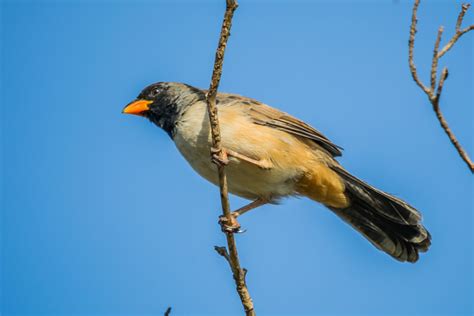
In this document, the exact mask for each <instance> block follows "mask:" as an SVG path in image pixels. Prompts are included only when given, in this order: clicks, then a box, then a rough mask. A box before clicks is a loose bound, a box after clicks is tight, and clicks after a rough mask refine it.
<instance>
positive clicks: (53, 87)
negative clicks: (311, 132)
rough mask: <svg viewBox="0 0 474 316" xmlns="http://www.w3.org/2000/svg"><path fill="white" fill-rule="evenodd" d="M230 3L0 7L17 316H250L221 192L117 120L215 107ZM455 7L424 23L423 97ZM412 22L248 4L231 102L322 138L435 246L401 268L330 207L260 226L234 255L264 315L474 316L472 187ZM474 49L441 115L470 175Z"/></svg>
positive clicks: (298, 204)
mask: <svg viewBox="0 0 474 316" xmlns="http://www.w3.org/2000/svg"><path fill="white" fill-rule="evenodd" d="M223 2H224V1H203V2H202V3H200V4H198V3H197V1H196V2H182V1H168V2H163V1H159V0H157V1H117V2H115V1H105V0H104V1H92V0H90V1H86V0H84V1H41V0H38V1H2V3H1V46H2V47H1V54H2V55H1V81H2V82H1V137H2V138H1V144H2V147H1V150H2V154H1V156H0V157H1V159H2V160H1V163H2V164H1V166H2V168H1V169H0V170H1V179H2V189H1V193H2V195H1V203H2V204H1V215H2V217H1V221H2V222H1V238H2V240H1V241H2V244H1V246H2V247H1V250H2V253H1V256H2V258H1V270H2V274H1V277H2V280H1V290H2V302H1V311H2V314H3V315H39V314H41V315H73V314H74V315H118V314H120V315H160V314H162V313H163V312H164V310H165V309H166V307H167V306H172V307H173V313H172V315H240V314H241V306H240V302H239V301H238V298H237V296H236V294H235V292H234V284H233V280H232V278H231V274H230V271H229V268H228V266H227V264H226V263H225V262H224V261H223V259H222V258H221V257H219V256H218V255H217V254H216V253H215V252H214V250H213V246H214V245H223V244H224V243H225V239H224V236H223V234H222V233H221V232H220V231H219V227H218V225H217V224H216V222H217V217H218V215H219V214H220V210H219V205H220V202H219V198H218V190H217V188H216V187H213V186H212V185H210V184H208V183H207V182H206V181H205V180H203V179H201V178H200V177H199V176H198V175H197V174H195V173H194V171H193V170H192V169H191V168H190V167H189V166H188V165H187V163H186V162H185V161H184V159H183V158H182V157H181V156H180V155H179V153H178V151H177V150H176V149H175V147H174V145H173V143H172V142H171V141H170V140H169V138H168V136H167V135H166V134H165V133H164V132H162V131H161V130H159V129H158V128H156V127H155V126H153V125H152V124H150V123H148V122H147V121H145V120H143V119H140V118H138V117H130V116H124V115H122V114H121V113H120V112H121V110H122V108H123V106H124V105H125V104H126V103H128V102H129V101H130V100H132V99H134V98H135V96H136V95H137V94H138V93H139V92H140V90H141V89H142V88H143V87H144V86H146V85H147V84H149V83H152V82H156V81H182V82H186V83H189V84H192V85H195V86H197V87H202V88H206V87H208V85H209V79H210V76H211V70H212V64H213V59H214V50H215V47H216V44H217V39H218V35H219V28H220V23H221V20H222V15H223V10H224V6H223ZM425 2H426V3H425ZM459 6H460V2H459V1H429V2H428V1H423V3H422V4H421V7H420V11H419V20H420V23H419V33H418V38H417V43H416V44H417V45H416V55H415V59H416V63H417V65H418V68H419V71H420V76H421V77H422V78H423V80H424V81H425V82H428V78H429V76H428V72H427V71H428V69H429V63H430V57H431V51H432V45H433V41H434V38H435V35H436V30H437V28H438V26H439V25H445V26H446V36H450V35H452V32H453V28H454V23H455V20H456V17H457V14H458V12H459ZM410 14H411V1H409V2H407V1H388V0H387V1H382V0H380V1H348V0H347V1H313V2H310V1H305V2H296V1H291V2H290V1H277V2H275V3H270V2H268V1H250V0H247V1H246V0H241V1H240V8H239V9H238V11H237V12H236V15H235V19H234V26H233V30H232V36H231V38H230V42H229V46H228V51H227V55H226V61H225V66H224V74H223V78H222V84H221V87H220V88H221V90H222V91H227V92H235V93H239V94H243V95H246V96H250V97H253V98H256V99H259V100H261V101H263V102H266V103H268V104H270V105H272V106H275V107H278V108H280V109H282V110H284V111H286V112H290V113H291V114H293V115H295V116H297V117H299V118H301V119H303V120H305V121H306V122H308V123H310V124H312V125H313V126H315V127H316V128H318V129H319V130H321V131H323V132H324V133H325V134H326V135H327V136H328V137H329V138H330V139H331V140H333V141H334V142H335V143H336V144H338V145H340V146H342V147H344V149H345V151H344V155H343V157H342V158H341V159H340V161H341V162H342V164H343V165H344V166H345V167H346V168H347V169H348V170H350V171H351V172H353V173H354V174H355V175H357V176H359V177H361V178H362V179H364V180H366V181H368V182H370V183H372V184H373V185H375V186H377V187H380V188H381V189H384V190H386V191H388V192H391V193H394V194H396V195H398V196H400V197H403V198H404V199H406V200H407V201H409V202H410V203H411V204H413V205H414V206H416V207H417V208H419V209H420V210H421V211H422V213H423V215H424V223H425V225H426V226H427V227H428V229H429V230H430V232H431V234H432V236H433V245H432V247H431V249H430V251H429V252H428V253H426V254H424V255H422V257H421V259H420V261H419V262H418V263H416V264H415V265H411V264H401V263H399V262H396V261H394V260H393V259H391V258H390V257H389V256H387V255H385V254H383V253H381V252H379V251H377V250H376V249H375V248H374V247H372V246H371V245H370V244H369V243H368V242H367V241H366V240H364V239H363V238H362V237H361V236H360V235H359V234H358V233H356V232H355V231H354V230H352V229H351V228H350V227H349V226H347V225H346V224H344V223H343V222H342V221H341V220H340V219H339V218H337V217H336V216H334V215H333V214H332V213H331V212H330V211H328V210H326V209H325V208H324V207H322V206H320V205H318V204H315V203H314V202H311V201H309V200H306V199H289V200H285V201H284V203H283V204H282V205H279V206H265V207H262V208H261V209H259V210H256V211H254V212H252V213H250V214H248V215H245V216H244V217H243V218H242V219H241V220H240V222H241V224H242V225H243V226H244V227H245V228H246V229H247V232H246V233H245V234H242V235H239V236H237V242H238V247H239V251H240V255H241V261H242V265H243V266H244V267H246V268H248V270H249V273H248V280H247V281H248V285H249V289H250V291H251V294H252V296H253V298H254V301H255V307H256V310H257V312H258V314H259V315H470V314H472V313H473V301H472V297H473V296H474V293H473V291H474V289H473V286H474V274H473V266H474V264H473V233H472V232H473V215H472V214H473V212H474V207H473V194H472V192H473V180H472V179H473V178H472V175H470V173H469V172H468V169H467V168H466V166H465V164H464V163H463V162H462V161H461V160H460V158H459V156H458V154H457V153H456V152H455V150H454V148H453V147H452V145H451V144H450V143H449V141H448V139H447V137H446V135H445V134H444V132H443V131H442V130H441V128H440V127H439V123H438V122H437V120H436V119H435V116H434V113H433V111H432V110H431V107H430V104H429V103H428V101H427V99H426V96H425V95H424V94H423V93H422V92H421V90H420V89H419V88H418V87H417V86H416V85H415V84H414V82H413V81H412V79H411V77H410V74H409V71H408V65H407V42H408V30H409V23H410ZM473 16H474V15H473V12H470V13H469V14H468V15H467V17H466V21H465V25H468V24H469V23H470V24H472V23H473V21H474V19H473ZM473 35H474V34H468V35H466V36H465V37H464V38H462V39H461V41H460V42H459V43H458V45H457V46H456V47H455V48H454V49H453V50H452V51H451V52H449V53H448V54H447V55H446V56H445V57H444V58H443V59H442V61H441V65H448V66H449V69H450V77H449V79H448V81H447V82H446V85H445V91H444V94H443V97H442V101H441V107H442V109H443V112H444V113H445V115H446V117H447V120H448V121H449V123H450V124H451V127H452V129H453V131H454V132H455V133H456V135H457V136H458V138H459V140H460V142H461V143H462V144H464V146H465V148H466V150H467V151H468V152H469V153H470V154H471V156H474V146H473V134H474V133H473V117H474V115H473V106H472V105H473V104H474V93H473V91H474V89H473V88H474V85H473V83H474V82H473V73H474V66H473V65H474V64H473V63H474V59H473V58H472V56H473V49H474V48H473V43H474V41H473V40H474V38H473ZM231 202H232V205H233V207H234V208H237V207H239V206H241V205H243V204H244V203H245V201H244V200H241V199H239V198H234V197H233V198H232V199H231Z"/></svg>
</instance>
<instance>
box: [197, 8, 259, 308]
mask: <svg viewBox="0 0 474 316" xmlns="http://www.w3.org/2000/svg"><path fill="white" fill-rule="evenodd" d="M237 6H238V4H237V2H236V1H235V0H226V11H225V15H224V21H223V22H222V29H221V34H220V38H219V44H218V46H217V50H216V58H215V61H214V70H213V72H212V80H211V84H210V87H209V91H208V93H207V96H206V97H207V98H206V99H207V109H208V113H209V122H210V125H211V134H212V147H213V148H214V149H216V150H217V151H218V156H219V158H220V159H221V160H225V158H226V157H225V156H226V154H225V151H223V150H222V145H221V134H220V127H219V120H218V115H217V107H216V96H217V88H218V86H219V82H220V78H221V75H222V64H223V62H224V53H225V48H226V46H227V40H228V39H229V36H230V28H231V26H232V17H233V15H234V11H235V9H237ZM217 170H218V175H219V189H220V196H221V206H222V213H223V215H224V216H225V217H227V218H228V219H229V221H230V220H232V218H231V212H230V203H229V197H228V187H227V177H226V173H225V167H224V165H223V164H217ZM225 234H226V239H227V248H228V249H229V252H228V254H227V256H224V257H225V258H226V259H227V261H228V262H229V265H230V268H231V270H232V274H233V277H234V281H235V285H236V289H237V293H238V294H239V297H240V300H241V302H242V305H243V307H244V310H245V314H246V315H255V311H254V307H253V302H252V298H251V297H250V293H249V291H248V289H247V285H246V283H245V274H246V271H245V270H244V269H242V268H241V267H240V262H239V256H238V253H237V246H236V244H235V238H234V234H233V233H231V232H225ZM216 250H217V249H216ZM218 252H219V251H218ZM221 252H222V249H221ZM221 252H219V253H220V254H222V253H221Z"/></svg>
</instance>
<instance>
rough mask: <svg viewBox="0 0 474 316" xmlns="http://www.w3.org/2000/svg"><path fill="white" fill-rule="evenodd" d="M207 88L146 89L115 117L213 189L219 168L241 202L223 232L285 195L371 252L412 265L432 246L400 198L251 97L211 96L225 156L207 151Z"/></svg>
mask: <svg viewBox="0 0 474 316" xmlns="http://www.w3.org/2000/svg"><path fill="white" fill-rule="evenodd" d="M207 92H208V91H207V90H203V89H199V88H196V87H193V86H191V85H188V84H185V83H179V82H158V83H153V84H151V85H149V86H147V87H146V88H145V89H143V90H142V91H141V93H140V94H139V95H138V97H137V98H136V99H134V100H133V101H132V102H130V103H129V104H127V105H126V106H125V108H124V109H123V111H122V113H125V114H133V115H138V116H142V117H144V118H147V119H148V120H149V121H151V122H152V123H154V124H155V125H157V126H158V127H160V128H161V129H163V130H164V131H165V132H166V133H167V134H168V135H169V136H170V138H171V139H172V140H173V142H174V144H175V145H176V147H177V149H178V150H179V152H180V153H181V154H182V156H183V157H184V158H185V159H186V160H187V162H188V163H189V164H190V165H191V167H192V168H193V169H194V170H195V171H196V172H197V173H198V174H199V175H201V176H202V177H203V178H205V179H207V180H208V181H210V182H211V183H213V184H215V185H218V183H219V179H218V174H217V164H219V163H221V164H225V165H226V169H225V170H226V174H227V179H228V189H229V192H230V193H232V194H234V195H237V196H240V197H242V198H244V199H248V200H250V201H252V202H250V203H249V204H248V205H246V206H244V207H242V208H240V209H238V210H236V211H235V212H233V213H232V217H231V219H235V220H231V221H227V222H226V219H223V218H222V217H221V219H220V223H221V226H222V229H223V230H224V231H227V232H239V231H240V225H239V224H238V222H237V217H238V216H241V215H242V214H244V213H246V212H248V211H250V210H252V209H255V208H257V207H259V206H262V205H264V204H268V203H270V204H278V202H279V201H280V200H281V199H283V198H286V197H307V198H309V199H311V200H313V201H315V202H318V203H321V204H323V205H325V206H326V207H327V208H328V209H329V210H331V211H332V212H334V213H335V214H336V215H337V216H338V217H340V218H341V219H342V220H343V221H344V222H346V223H348V224H349V225H350V226H352V227H353V228H354V229H355V230H357V231H358V232H359V233H361V234H362V235H363V236H364V237H365V238H366V239H367V240H368V241H369V242H370V243H372V244H373V245H374V246H375V247H376V248H378V249H379V250H382V251H383V252H385V253H387V254H388V255H390V256H391V257H393V258H394V259H396V260H398V261H400V262H411V263H414V262H416V261H417V260H418V259H419V252H426V251H427V250H428V248H429V247H430V245H431V235H430V233H429V232H428V230H427V229H426V228H425V227H424V226H423V224H422V223H421V220H422V218H421V213H420V212H419V211H418V210H417V209H415V208H414V207H413V206H411V205H409V204H408V203H406V202H405V201H403V200H402V199H400V198H398V197H395V196H394V195H391V194H389V193H386V192H384V191H382V190H379V189H377V188H375V187H373V186H371V185H369V184H368V183H366V182H364V181H362V180H360V179H359V178H357V177H355V176H353V175H352V174H351V173H349V172H348V171H346V169H344V168H343V167H342V166H341V164H340V163H339V162H338V161H337V160H336V158H337V157H338V156H341V155H342V148H341V147H339V146H337V145H335V144H334V143H333V142H331V141H330V140H329V139H328V138H327V137H326V136H324V135H323V134H322V133H321V132H320V131H318V130H316V129H315V128H313V127H311V126H310V125H308V124H306V123H304V122H303V121H301V120H299V119H297V118H295V117H294V116H291V115H290V114H287V113H285V112H282V111H280V110H278V109H276V108H273V107H271V106H269V105H266V104H264V103H262V102H260V101H257V100H255V99H252V98H248V97H244V96H241V95H238V94H231V93H217V96H216V107H217V110H218V119H219V122H220V129H221V139H222V141H221V142H222V150H223V152H224V153H225V155H224V157H226V158H224V159H223V158H222V157H223V156H219V155H218V150H216V149H215V148H213V147H212V136H211V128H210V123H209V117H208V112H207V101H206V98H207Z"/></svg>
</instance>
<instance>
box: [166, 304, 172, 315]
mask: <svg viewBox="0 0 474 316" xmlns="http://www.w3.org/2000/svg"><path fill="white" fill-rule="evenodd" d="M170 315H171V306H170V307H168V308H167V309H166V311H165V316H170Z"/></svg>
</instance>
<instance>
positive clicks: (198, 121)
mask: <svg viewBox="0 0 474 316" xmlns="http://www.w3.org/2000/svg"><path fill="white" fill-rule="evenodd" d="M225 110H226V109H223V111H221V112H220V114H219V116H220V117H225V116H226V115H231V113H226V111H225ZM242 120H243V122H239V121H242ZM224 121H225V120H224ZM232 122H233V123H232V124H231V125H230V126H229V124H227V125H224V124H223V125H221V134H222V142H223V146H224V147H226V148H228V149H231V150H233V151H236V152H239V153H241V154H246V153H248V155H251V156H252V157H251V158H253V159H256V158H257V157H271V158H273V157H275V155H271V154H270V151H271V150H274V147H275V146H274V145H273V144H271V143H269V142H268V141H262V138H264V137H265V136H266V135H267V133H265V131H264V130H263V131H262V133H264V134H265V135H260V136H261V137H253V139H248V138H246V136H245V133H242V131H243V130H248V129H249V128H251V129H252V135H253V136H255V135H256V134H258V133H259V131H258V126H257V127H255V125H254V124H251V123H249V124H251V125H250V126H246V124H247V123H246V122H245V120H244V119H241V118H233V120H232ZM257 136H258V135H257ZM173 139H174V142H175V144H176V147H177V148H178V150H179V151H180V152H181V154H182V155H183V157H184V158H185V159H186V160H187V161H188V162H189V164H190V165H191V167H192V168H193V169H194V170H195V171H196V172H197V173H199V174H200V175H201V176H202V177H204V178H205V179H207V180H209V181H210V182H212V183H214V184H216V185H218V175H217V167H216V165H215V164H214V163H213V162H211V157H210V147H211V137H210V132H209V125H208V120H207V113H206V111H205V107H204V106H201V107H199V106H193V107H192V108H191V109H190V110H189V111H188V112H187V113H186V114H185V116H184V117H183V119H182V120H181V122H180V124H179V125H178V126H177V128H176V133H175V135H174V138H173ZM242 146H245V147H242ZM280 156H281V154H280ZM286 156H289V155H286ZM269 159H270V158H269ZM229 160H230V161H229V164H228V165H227V166H226V169H225V170H226V174H227V181H228V187H229V192H230V193H232V194H235V195H238V196H240V197H243V198H246V199H250V200H255V199H257V198H268V199H272V200H276V199H278V198H280V197H283V196H288V195H293V194H295V193H294V192H295V181H296V179H297V178H298V177H299V176H300V175H301V171H300V170H297V169H295V168H293V167H291V164H288V163H287V164H286V165H285V164H281V163H278V161H277V163H276V164H275V166H274V167H272V168H270V169H262V168H260V167H258V166H256V165H254V164H251V163H248V162H245V161H241V160H238V159H236V158H232V157H230V158H229ZM280 160H282V159H280ZM289 165H290V167H289Z"/></svg>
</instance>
